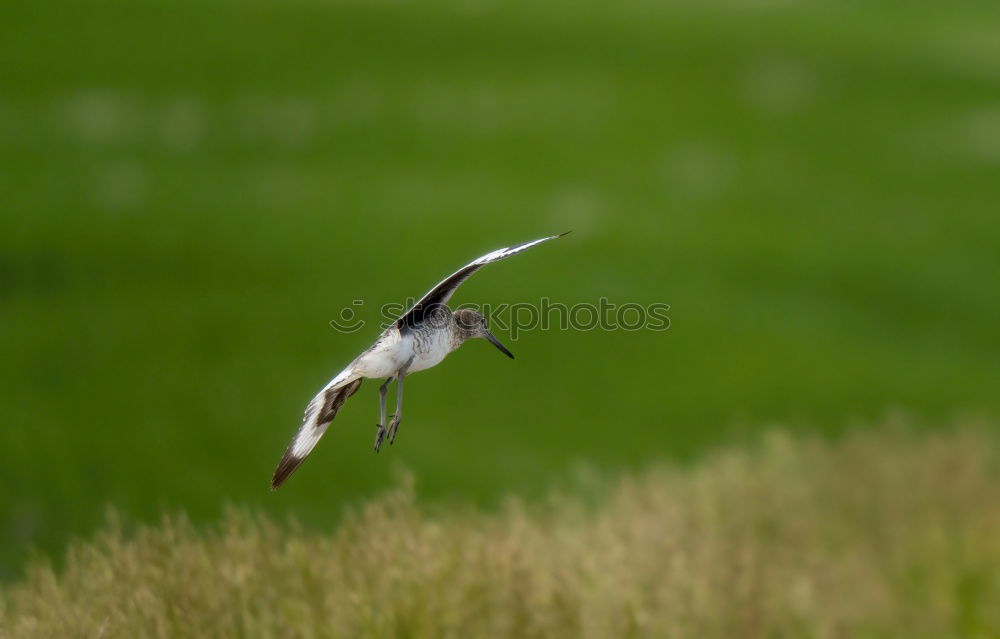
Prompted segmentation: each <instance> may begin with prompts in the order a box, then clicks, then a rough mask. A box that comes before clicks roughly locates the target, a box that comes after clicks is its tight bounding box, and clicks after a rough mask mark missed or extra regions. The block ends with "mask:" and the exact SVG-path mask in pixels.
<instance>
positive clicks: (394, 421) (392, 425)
mask: <svg viewBox="0 0 1000 639" xmlns="http://www.w3.org/2000/svg"><path fill="white" fill-rule="evenodd" d="M412 362H413V358H410V360H409V361H408V362H406V365H405V366H403V368H401V369H399V372H398V373H396V414H395V415H393V416H392V417H391V418H390V420H389V432H388V437H389V445H390V446H391V445H392V443H393V442H394V441H396V431H397V430H399V422H400V421H402V419H403V378H404V377H406V370H407V369H408V368H409V367H410V364H411V363H412Z"/></svg>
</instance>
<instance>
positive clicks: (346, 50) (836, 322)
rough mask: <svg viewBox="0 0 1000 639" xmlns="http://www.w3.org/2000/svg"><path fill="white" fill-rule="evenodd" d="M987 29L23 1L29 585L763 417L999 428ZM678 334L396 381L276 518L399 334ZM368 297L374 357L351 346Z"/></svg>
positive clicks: (17, 83)
mask: <svg viewBox="0 0 1000 639" xmlns="http://www.w3.org/2000/svg"><path fill="white" fill-rule="evenodd" d="M998 34H1000V5H997V4H996V3H995V2H994V3H991V2H981V3H972V2H960V3H949V4H948V5H947V6H945V5H944V4H942V3H939V2H923V1H914V2H908V3H890V2H822V1H818V0H817V1H808V0H803V1H799V2H796V1H792V0H788V1H782V0H775V1H764V2H750V1H745V2H695V1H694V0H680V1H676V2H668V1H664V2H652V1H647V0H624V1H621V2H592V1H588V0H583V1H581V0H574V1H572V2H570V1H568V0H566V1H563V0H557V1H552V2H504V3H500V2H494V1H492V0H453V1H446V2H441V1H438V0H427V1H423V0H421V1H417V0H413V1H392V2H387V1H369V2H361V1H356V2H337V1H330V2H325V1H321V0H315V1H313V0H302V1H298V0H293V1H290V2H276V1H275V2H264V1H251V2H241V3H237V2H222V1H218V2H212V1H209V2H184V1H177V0H171V1H170V2H166V1H164V2H145V1H141V2H135V1H134V0H129V1H127V2H126V1H122V2H102V3H96V4H94V3H80V2H50V3H28V2H23V1H15V2H14V3H5V4H4V5H3V7H2V8H0V60H2V61H0V211H2V216H0V335H2V338H0V374H2V384H0V421H2V427H0V479H2V492H0V526H2V528H0V575H3V576H4V577H7V578H9V577H11V576H12V575H16V574H17V573H18V571H19V570H20V566H21V564H22V563H23V561H24V558H25V556H26V554H27V552H28V549H29V548H32V547H34V548H39V549H41V550H42V551H44V552H47V553H50V554H52V555H53V556H58V554H59V553H60V552H61V548H62V547H63V546H64V544H65V542H66V540H67V539H69V538H70V537H72V536H75V535H80V534H87V533H89V532H91V531H92V530H94V528H95V527H96V526H97V525H99V524H100V522H101V520H102V518H103V511H104V507H105V505H106V504H112V505H114V506H116V507H118V508H119V509H121V510H122V511H123V512H124V513H125V514H126V516H128V517H131V518H133V519H135V520H138V521H148V520H153V519H155V518H156V517H157V515H158V514H159V513H160V512H161V511H163V510H171V511H173V510H185V511H187V512H188V513H190V514H191V516H192V517H193V518H194V519H195V520H196V521H208V520H211V519H214V518H215V517H216V516H217V515H218V513H219V512H220V510H221V509H222V508H223V506H224V505H225V504H227V503H236V504H249V505H252V506H255V507H260V508H264V509H266V510H267V511H269V512H271V513H272V514H275V515H277V516H285V515H287V514H290V513H291V514H294V515H295V516H296V517H297V518H299V519H300V520H301V521H303V522H304V523H306V524H308V525H329V524H330V523H332V522H334V521H336V519H337V517H338V516H339V515H340V513H342V511H343V506H344V505H345V504H349V503H356V502H357V501H358V500H360V499H362V498H363V497H365V496H368V495H371V494H374V493H377V492H380V491H382V490H384V489H385V488H387V487H388V486H391V485H393V484H394V483H395V482H396V480H397V474H398V470H399V469H400V468H407V469H411V470H412V471H413V472H414V473H415V474H416V477H417V481H418V491H419V493H420V494H421V495H423V496H425V497H429V498H433V499H446V500H450V499H459V498H460V499H469V500H474V501H476V502H478V503H483V504H490V503H495V501H496V499H497V498H498V497H499V496H501V495H504V494H508V493H512V492H513V493H519V494H524V495H529V496H531V495H537V494H539V493H540V492H543V491H546V490H548V489H549V487H550V486H551V485H552V484H553V482H559V481H565V480H566V479H567V478H568V477H571V476H572V474H573V469H574V468H575V467H576V466H577V465H579V464H581V463H582V464H586V465H589V466H591V467H595V468H597V469H598V470H599V471H601V472H614V471H615V470H617V469H621V468H625V467H631V466H634V465H642V464H644V463H647V462H649V461H652V460H654V459H662V458H668V459H681V460H684V459H690V458H692V457H694V456H696V455H698V454H699V453H700V452H702V451H705V450H707V449H708V448H710V447H711V446H714V445H717V444H718V443H720V442H721V441H724V440H725V439H727V438H732V437H734V436H737V437H739V436H742V434H744V433H750V432H752V431H754V430H755V429H757V428H760V427H762V426H766V425H768V424H771V423H776V422H780V423H785V424H792V425H797V426H798V427H800V428H813V429H823V430H825V431H828V432H835V431H836V430H837V429H839V428H842V427H843V426H844V425H845V424H849V423H851V422H853V421H858V420H861V421H863V420H866V419H875V418H878V417H879V416H881V415H883V414H885V412H886V411H891V410H894V409H903V410H906V411H909V412H910V413H911V414H914V415H916V416H919V417H920V418H921V419H922V420H924V421H926V422H934V421H935V420H938V419H941V418H947V417H948V416H951V415H953V414H956V413H967V412H972V413H981V414H985V415H996V414H998V413H1000V394H998V393H997V382H998V379H1000V332H998V330H997V326H996V323H997V320H998V318H1000V295H998V294H997V281H998V276H1000V215H998V207H1000V37H998ZM567 229H573V230H574V233H573V234H571V235H569V236H567V237H566V238H565V239H562V240H559V241H558V242H553V243H551V244H548V245H545V246H544V247H540V248H538V249H535V250H533V251H531V252H529V253H526V254H524V255H521V256H518V257H516V258H514V259H511V260H510V261H507V262H504V263H503V264H499V265H495V266H491V267H489V268H487V269H484V270H483V271H482V272H480V273H479V274H477V275H476V276H475V277H473V278H472V279H471V280H469V281H468V282H467V283H466V284H465V285H463V287H462V289H461V290H460V291H459V293H458V295H457V296H456V298H455V302H456V303H460V302H479V303H483V302H489V303H493V304H499V303H503V302H523V301H537V300H538V299H539V298H541V297H542V296H549V297H550V298H551V299H552V300H553V301H554V302H562V303H566V304H573V303H577V302H596V301H597V299H598V298H599V297H601V296H605V297H607V298H608V299H609V300H610V301H611V302H615V303H624V302H637V303H641V304H648V303H652V302H664V303H667V304H670V306H671V310H670V312H669V316H670V319H671V323H672V324H671V328H670V329H669V330H668V331H666V332H650V331H640V332H624V331H618V332H605V331H548V332H541V331H529V332H527V333H525V334H523V335H522V336H521V337H520V339H519V340H517V341H516V342H513V343H511V342H510V340H509V337H508V336H505V335H501V339H503V340H504V341H506V342H508V345H509V346H511V349H512V350H513V351H514V352H515V353H516V354H517V356H518V358H517V360H515V361H513V362H512V361H509V360H507V359H506V358H504V357H502V356H501V355H499V354H498V353H497V352H496V351H494V350H493V349H492V348H491V347H490V346H489V345H488V344H486V343H482V342H478V343H473V344H470V345H467V346H466V347H465V348H463V349H461V350H460V351H458V352H457V353H455V354H454V355H452V356H451V357H450V358H449V359H448V360H447V361H446V362H445V363H444V364H442V365H441V366H439V367H437V368H435V369H434V370H433V371H431V372H428V373H425V374H421V375H417V376H414V377H412V378H411V379H410V380H409V382H408V384H407V418H406V420H405V421H404V423H403V425H402V427H401V429H400V437H399V440H398V441H397V442H396V443H397V445H396V446H393V447H387V448H386V449H384V450H383V452H382V454H380V455H377V456H376V455H374V454H373V453H372V451H371V442H372V438H373V435H374V422H375V418H376V416H377V399H376V398H377V392H376V386H377V385H376V383H374V382H372V381H369V382H367V383H366V384H365V385H364V386H363V387H362V388H361V391H360V392H359V394H358V395H356V396H355V398H354V399H352V400H351V401H350V402H348V404H347V405H346V406H345V408H344V410H343V411H342V412H341V415H340V416H339V417H338V419H337V421H336V422H335V424H334V427H333V428H332V429H331V430H330V432H328V434H327V436H326V438H325V439H324V441H323V442H322V444H321V445H320V446H319V447H318V448H317V450H316V452H315V453H314V455H313V457H312V458H311V459H310V460H309V461H308V462H307V463H306V464H305V465H304V466H303V467H302V469H301V470H300V471H299V472H298V473H297V475H296V476H295V477H294V478H293V479H292V480H291V481H290V482H289V483H288V484H287V485H286V486H285V487H284V488H283V489H282V490H281V491H279V492H277V493H271V492H269V491H268V489H267V487H268V480H269V478H270V474H271V472H272V470H273V468H274V465H275V463H276V462H277V460H278V457H279V456H280V454H281V452H282V451H283V449H284V447H285V445H286V444H287V442H288V440H289V438H290V437H291V435H292V434H293V432H294V431H295V429H296V427H297V425H298V422H299V419H300V416H301V413H302V409H303V407H304V406H305V403H306V402H307V401H308V400H309V399H310V398H311V396H312V395H313V393H314V392H315V391H316V390H318V389H319V388H320V387H321V386H322V385H323V384H324V383H325V382H326V381H327V380H328V379H329V378H330V377H332V376H333V375H334V374H335V373H336V372H337V371H338V370H339V369H340V368H341V367H342V366H343V365H344V364H346V363H347V362H348V361H349V360H350V359H351V358H353V357H354V356H355V355H356V354H357V353H358V352H359V351H360V350H361V349H362V348H364V347H366V346H367V345H368V344H369V343H370V342H371V340H372V339H373V338H374V337H375V335H376V334H377V328H376V327H375V324H376V323H378V321H380V317H379V310H378V309H379V307H380V306H381V305H382V304H385V303H390V302H402V301H403V300H405V299H406V298H407V297H412V296H418V295H421V294H422V293H423V292H424V291H426V289H427V288H429V287H430V286H431V285H432V284H433V283H435V282H437V281H438V280H439V279H440V278H441V277H443V276H444V275H445V274H447V273H449V272H450V271H451V270H453V269H454V268H457V267H458V266H460V265H462V264H464V263H465V262H466V261H467V260H469V259H470V258H473V257H475V256H477V255H479V254H481V253H483V252H485V251H487V250H491V249H494V248H497V247H499V246H504V245H507V244H509V243H514V242H519V241H523V240H527V239H531V238H534V237H537V236H540V235H545V234H549V233H552V232H559V231H563V230H567ZM356 299H363V300H364V301H365V305H364V306H363V307H361V308H360V309H359V310H360V315H361V317H362V318H363V319H365V320H366V321H368V326H367V327H366V328H365V329H363V330H361V331H359V332H357V333H353V334H349V335H345V334H341V333H338V332H336V331H335V330H333V329H332V328H331V327H330V325H329V321H330V320H331V319H334V318H336V317H338V316H339V314H340V312H341V309H343V308H344V307H345V306H350V304H351V302H352V301H353V300H356Z"/></svg>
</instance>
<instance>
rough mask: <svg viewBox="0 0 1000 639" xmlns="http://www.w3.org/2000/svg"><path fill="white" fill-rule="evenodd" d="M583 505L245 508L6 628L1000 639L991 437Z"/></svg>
mask: <svg viewBox="0 0 1000 639" xmlns="http://www.w3.org/2000/svg"><path fill="white" fill-rule="evenodd" d="M592 497H593V494H590V495H589V496H588V497H587V498H585V497H582V496H580V495H576V496H574V495H568V496H567V495H563V496H559V497H553V498H552V499H551V500H549V501H546V502H545V503H544V504H533V505H526V504H524V503H522V502H519V501H512V502H511V503H510V504H509V505H507V506H506V507H505V508H504V509H502V511H501V512H499V513H483V512H479V511H474V510H471V509H470V510H459V509H456V508H455V507H452V508H449V509H444V510H441V511H433V512H429V511H428V510H427V509H426V508H424V507H422V506H418V505H417V504H415V503H414V500H413V497H412V492H411V490H410V489H409V488H408V487H407V486H404V487H402V488H400V489H399V490H398V491H397V492H394V493H392V494H390V495H387V496H385V497H384V498H382V499H379V500H377V501H374V502H372V503H370V504H368V505H367V506H365V507H364V508H362V509H360V510H359V511H358V512H355V513H354V514H352V515H351V516H349V517H348V518H347V520H346V521H345V522H344V523H343V524H342V525H341V526H339V527H338V528H337V529H336V530H333V531H329V532H325V533H320V532H315V531H305V530H300V529H297V527H295V526H287V525H278V524H275V523H274V522H272V521H268V520H267V519H265V518H262V517H259V516H255V515H254V514H252V513H247V512H243V511H233V512H230V513H229V514H228V516H227V517H226V518H225V520H224V521H223V522H221V523H220V524H219V525H218V526H217V527H216V528H215V529H213V530H208V531H206V530H201V529H196V528H194V527H192V526H191V525H190V524H188V523H187V522H186V521H185V520H184V518H183V517H180V518H178V517H171V518H166V519H164V521H163V522H162V523H161V524H160V525H158V526H155V527H149V528H142V529H140V530H137V531H135V532H134V533H133V534H127V535H126V534H123V532H122V531H121V529H120V526H118V525H116V524H115V523H114V522H113V521H112V522H111V523H110V524H109V528H108V530H107V531H106V532H103V533H101V534H99V535H98V536H97V537H96V538H94V539H91V540H87V541H80V542H77V543H75V544H73V545H72V546H71V548H70V549H69V551H68V556H67V560H66V562H65V567H64V568H62V569H61V570H59V571H53V569H52V568H50V567H47V566H46V565H44V564H42V563H36V564H35V565H33V566H32V567H31V568H30V569H29V571H28V574H27V577H26V578H25V579H24V580H23V581H22V582H21V583H18V584H15V585H13V586H11V587H9V588H7V589H6V592H5V593H4V594H3V597H2V599H0V601H2V606H3V608H2V611H0V628H2V629H3V630H2V634H3V636H5V637H18V638H22V637H23V638H30V637H352V638H353V637H415V638H416V637H435V638H437V637H455V638H461V639H469V638H475V637H517V638H519V639H526V638H531V637H539V638H542V637H544V638H552V637H594V638H601V639H604V638H611V637H699V638H705V637H889V636H892V637H997V636H1000V467H998V455H997V445H996V440H995V437H994V436H993V435H989V434H987V432H986V431H985V430H967V429H966V430H962V429H957V430H950V431H947V432H939V433H934V434H915V433H912V432H911V433H907V432H902V431H899V430H894V429H888V430H886V429H883V430H877V431H868V432H863V433H856V434H853V435H848V436H845V437H844V438H842V439H841V440H839V441H838V442H836V443H833V444H831V443H824V442H823V441H820V440H818V439H815V438H808V437H807V438H799V437H795V438H791V437H789V436H787V435H785V434H780V433H776V434H772V435H770V436H768V437H766V438H765V439H763V440H762V441H761V442H760V443H759V444H758V445H755V446H752V447H747V448H743V449H734V450H729V451H726V452H722V453H719V454H716V455H714V456H711V457H710V458H708V459H706V460H705V461H704V462H702V463H700V464H699V465H698V466H696V467H694V468H691V469H685V470H679V469H675V468H659V469H654V470H650V471H648V472H644V473H641V474H638V475H633V476H627V477H625V478H623V479H620V480H619V481H617V482H615V483H607V484H605V485H604V487H603V492H602V493H601V495H600V497H599V498H598V499H597V500H596V503H594V500H593V499H592Z"/></svg>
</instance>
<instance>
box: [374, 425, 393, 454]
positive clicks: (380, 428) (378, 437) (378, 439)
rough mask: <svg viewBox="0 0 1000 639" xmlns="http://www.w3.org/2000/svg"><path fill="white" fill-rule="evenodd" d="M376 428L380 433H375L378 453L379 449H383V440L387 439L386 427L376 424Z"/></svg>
mask: <svg viewBox="0 0 1000 639" xmlns="http://www.w3.org/2000/svg"><path fill="white" fill-rule="evenodd" d="M375 428H377V429H378V431H376V432H375V452H376V453H377V452H378V451H379V449H380V448H382V440H384V439H385V426H383V425H382V424H375ZM390 443H391V442H390Z"/></svg>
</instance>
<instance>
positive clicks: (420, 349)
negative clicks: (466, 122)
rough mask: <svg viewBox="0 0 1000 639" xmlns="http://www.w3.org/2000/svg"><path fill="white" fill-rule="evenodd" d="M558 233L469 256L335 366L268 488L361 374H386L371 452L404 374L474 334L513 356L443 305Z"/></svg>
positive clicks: (482, 323) (399, 410)
mask: <svg viewBox="0 0 1000 639" xmlns="http://www.w3.org/2000/svg"><path fill="white" fill-rule="evenodd" d="M567 233H568V231H567ZM563 235H566V233H562V234H560V235H552V236H550V237H543V238H541V239H539V240H532V241H530V242H524V243H523V244H518V245H517V246H510V247H507V248H502V249H497V250H495V251H492V252H490V253H487V254H486V255H483V256H482V257H480V258H478V259H476V260H473V261H472V262H470V263H469V264H467V265H465V266H463V267H462V268H460V269H459V270H457V271H455V272H454V273H452V274H451V275H449V276H448V277H446V278H445V279H444V280H442V281H441V283H439V284H438V285H437V286H435V287H434V288H432V289H431V290H430V291H429V292H428V293H427V294H426V295H424V296H423V297H422V298H420V300H419V301H418V302H417V303H416V304H414V305H413V306H412V307H410V309H409V310H407V311H406V313H404V314H403V316H402V317H400V318H399V319H397V320H396V321H395V322H394V323H393V324H392V325H390V326H389V327H388V328H386V329H385V330H384V331H382V334H381V335H379V337H378V339H377V340H375V343H374V344H372V345H371V346H370V347H369V348H368V349H367V350H365V351H364V352H363V353H361V354H360V355H358V356H357V357H356V358H355V359H354V361H352V362H351V363H350V364H348V365H347V367H346V368H345V369H344V370H342V371H340V373H339V374H338V375H337V376H336V377H334V378H333V379H332V380H330V383H329V384H327V385H326V386H324V387H323V390H321V391H320V392H319V393H318V394H317V395H316V397H314V398H313V400H312V401H311V402H309V405H308V406H307V407H306V412H305V415H304V416H303V417H302V425H301V426H300V427H299V430H298V432H297V433H295V437H293V438H292V441H291V442H290V443H289V444H288V448H287V449H285V454H284V455H283V456H282V457H281V461H280V462H279V463H278V467H277V469H275V471H274V477H272V478H271V489H272V490H275V489H277V488H278V487H279V486H281V484H283V483H284V482H285V481H286V480H287V479H288V478H289V477H290V476H291V475H292V473H294V472H295V470H296V469H297V468H298V467H299V465H300V464H302V462H303V461H304V460H305V458H306V457H308V455H309V453H310V452H311V451H312V449H313V447H315V446H316V443H317V442H318V441H319V439H320V437H322V436H323V433H325V432H326V429H327V427H328V426H329V425H330V422H332V421H333V418H334V417H336V416H337V411H339V410H340V407H341V406H343V404H344V402H345V401H346V400H347V398H348V397H350V396H351V395H353V394H354V393H356V392H357V390H358V387H360V386H361V381H362V380H363V379H364V378H366V377H377V378H380V377H384V378H385V382H384V383H383V384H382V385H381V386H380V387H379V421H378V424H376V427H377V431H376V434H375V451H376V452H378V450H379V449H380V448H381V447H382V442H383V440H385V439H386V438H388V439H389V443H390V444H392V443H393V441H394V440H395V438H396V431H397V429H398V428H399V422H400V420H401V419H402V417H403V379H404V378H405V377H406V376H407V375H408V374H410V373H415V372H417V371H422V370H424V369H427V368H430V367H431V366H434V365H436V364H438V363H439V362H440V361H441V360H443V359H444V358H445V357H446V356H447V355H448V353H450V352H452V351H453V350H455V349H456V348H458V347H459V346H461V345H462V343H463V342H464V341H465V340H467V339H472V338H476V337H481V338H483V339H486V340H489V341H490V342H492V343H493V345H494V346H496V347H497V348H498V349H500V352H502V353H503V354H504V355H506V356H507V357H510V358H511V359H513V358H514V355H513V354H512V353H511V352H510V351H509V350H507V348H506V347H505V346H504V345H503V344H501V343H500V340H498V339H497V338H496V337H494V335H493V333H491V332H490V331H489V328H488V327H487V325H486V318H485V317H484V316H483V314H482V313H479V312H478V311H474V310H472V309H468V308H463V309H459V310H457V311H455V312H452V311H451V310H450V309H449V308H448V306H447V304H448V300H449V299H451V296H452V294H453V293H454V292H455V289H457V288H458V286H459V284H461V283H462V282H464V281H465V279H466V278H468V277H469V276H470V275H472V274H473V273H475V272H476V271H477V270H479V269H480V268H481V267H483V266H485V265H487V264H489V263H491V262H497V261H499V260H502V259H504V258H507V257H510V256H511V255H515V254H517V253H520V252H522V251H526V250H527V249H529V248H531V247H532V246H536V245H538V244H541V243H542V242H547V241H548V240H553V239H555V238H557V237H562V236H563ZM394 379H395V380H396V413H395V414H394V415H392V416H391V417H390V420H389V424H388V425H386V423H385V402H386V394H387V393H388V390H389V383H390V382H392V380H394Z"/></svg>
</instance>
